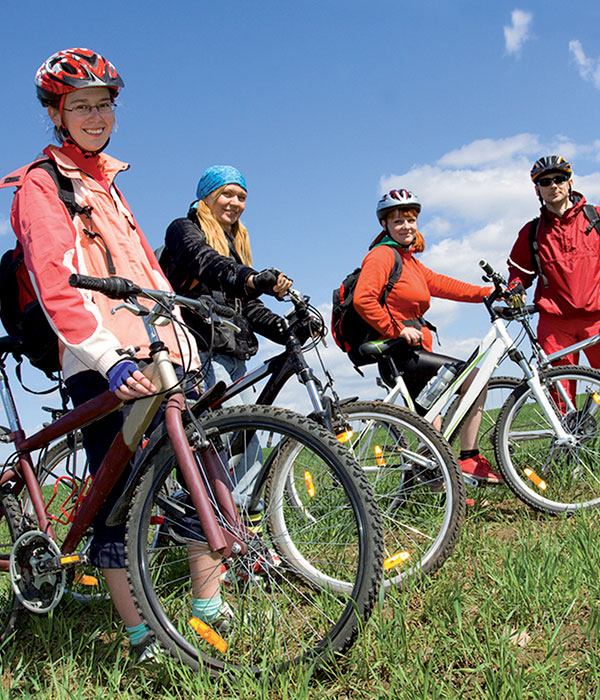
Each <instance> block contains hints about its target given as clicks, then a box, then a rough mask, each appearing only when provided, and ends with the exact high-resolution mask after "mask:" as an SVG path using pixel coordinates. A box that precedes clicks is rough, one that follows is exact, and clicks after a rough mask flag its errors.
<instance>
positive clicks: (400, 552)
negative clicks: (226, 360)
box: [211, 290, 465, 587]
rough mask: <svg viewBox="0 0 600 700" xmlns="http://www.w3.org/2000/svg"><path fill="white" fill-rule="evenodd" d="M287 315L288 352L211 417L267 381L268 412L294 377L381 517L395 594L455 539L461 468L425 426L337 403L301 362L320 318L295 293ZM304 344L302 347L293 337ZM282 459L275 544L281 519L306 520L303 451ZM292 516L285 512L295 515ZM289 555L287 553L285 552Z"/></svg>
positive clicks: (460, 514)
mask: <svg viewBox="0 0 600 700" xmlns="http://www.w3.org/2000/svg"><path fill="white" fill-rule="evenodd" d="M287 298H288V299H289V301H290V302H291V303H292V305H293V309H292V310H291V311H290V312H289V313H288V314H286V317H285V318H286V321H287V328H288V330H287V340H286V346H285V351H284V352H282V353H280V354H278V355H276V356H275V357H272V358H270V359H268V360H266V361H265V362H264V363H263V365H262V366H260V367H258V368H256V369H254V370H252V371H250V372H249V373H248V374H247V375H245V376H244V377H242V378H241V379H238V380H237V381H236V382H234V383H233V384H232V385H231V386H229V387H228V388H227V389H226V391H225V393H224V394H223V395H222V396H221V397H219V398H218V399H217V400H216V401H215V402H214V403H213V404H212V406H211V407H212V408H216V407H219V406H222V405H223V404H224V403H226V402H227V400H228V399H230V398H232V397H234V396H236V395H239V394H240V393H242V392H244V391H247V390H248V389H249V388H250V387H254V386H256V385H257V384H258V383H259V382H261V381H263V380H266V383H265V384H264V386H263V387H262V389H261V391H260V393H259V395H258V396H257V398H256V399H255V403H256V404H257V405H270V404H272V403H274V402H275V401H276V399H277V396H278V395H279V393H280V392H281V390H282V388H283V387H284V386H285V384H286V383H287V382H288V381H289V380H290V378H291V377H293V376H296V378H297V379H298V381H299V382H300V383H301V384H302V385H303V386H304V387H305V388H306V391H307V393H308V397H309V400H310V403H311V406H312V412H311V413H310V414H309V417H310V418H312V419H314V420H315V421H316V422H318V423H320V424H321V425H323V426H324V427H325V428H326V429H327V430H329V431H330V432H332V433H333V434H335V435H336V436H337V438H338V440H339V441H340V442H341V443H343V444H344V445H345V447H346V448H347V449H349V450H350V451H351V452H352V454H353V455H354V457H355V458H356V459H357V460H358V462H359V463H360V465H361V467H362V468H363V471H364V473H365V474H366V476H367V478H368V480H369V482H370V484H371V486H372V488H373V492H374V494H375V499H376V501H377V504H378V506H379V508H380V510H381V513H382V516H383V529H384V541H385V561H384V572H385V573H384V585H385V586H386V587H389V586H392V585H399V584H401V583H402V581H404V580H405V579H406V578H407V577H408V576H413V575H423V574H426V573H428V572H431V571H434V570H435V569H437V568H439V567H440V566H441V565H442V564H443V562H444V561H445V560H446V559H447V558H448V556H449V555H450V554H451V552H452V550H453V549H454V546H455V545H456V542H457V540H458V537H459V533H460V528H461V525H462V521H463V518H464V512H465V491H464V484H463V481H462V479H461V472H460V467H459V466H458V461H457V459H456V457H455V456H454V454H453V453H452V451H451V450H450V448H449V446H448V444H447V443H446V441H445V440H444V439H443V438H442V437H441V436H440V434H439V433H438V432H437V431H436V430H434V429H433V428H432V426H430V425H429V424H428V423H427V422H426V421H424V420H423V419H421V418H420V417H419V416H417V415H415V414H413V413H410V412H409V411H406V410H403V409H399V408H398V407H395V406H391V405H387V404H383V403H381V402H379V401H371V402H365V401H358V400H357V398H356V397H352V398H348V399H344V400H340V398H339V397H338V395H337V394H336V392H335V390H334V387H333V377H332V376H331V374H330V373H329V372H328V371H327V369H326V368H325V366H324V365H323V363H322V361H321V368H322V371H323V374H324V376H325V381H326V383H325V385H323V384H322V383H321V382H320V381H319V379H318V378H317V377H316V374H315V372H314V370H313V369H312V368H311V367H310V366H309V365H308V363H307V361H306V358H305V356H304V354H305V353H306V351H307V350H309V349H315V350H316V353H317V356H318V357H319V360H321V358H320V354H319V352H318V346H317V343H318V341H319V340H320V339H321V338H322V337H323V336H324V323H323V318H322V316H321V315H320V313H319V312H318V310H317V309H315V308H313V307H311V306H310V303H309V299H308V298H307V297H305V296H304V295H303V294H301V293H300V292H298V291H297V290H291V291H290V293H289V295H288V297H287ZM298 336H300V338H303V339H308V340H309V343H308V345H307V346H305V347H304V348H303V346H302V344H301V342H300V340H299V337H298ZM282 453H283V455H284V456H282V459H281V460H280V461H279V462H278V464H277V467H276V468H274V469H272V470H271V471H270V474H269V478H268V480H267V482H266V487H267V489H268V490H269V491H270V492H276V493H277V494H279V497H278V498H277V502H279V500H280V499H284V500H285V502H286V503H287V504H288V507H289V509H288V510H287V511H285V512H284V511H283V510H282V511H279V512H278V513H277V514H276V517H275V518H274V519H273V520H272V521H271V522H270V526H272V527H274V528H275V533H274V534H275V536H277V538H278V541H282V540H280V539H279V535H280V533H281V532H283V531H285V527H286V521H285V516H286V512H287V513H290V512H294V513H295V514H296V516H300V517H302V514H303V517H306V519H307V520H310V518H311V517H312V513H311V508H310V504H309V503H308V502H306V499H305V498H303V495H304V494H306V484H305V479H306V472H305V469H304V468H303V466H302V461H301V460H299V458H298V457H299V455H301V450H300V448H299V446H298V445H296V444H294V442H293V441H292V440H290V441H289V442H288V444H287V446H286V448H285V449H284V450H282ZM261 481H262V479H261V477H260V476H259V477H258V479H257V482H256V486H255V490H254V494H253V497H252V499H251V502H250V505H249V509H250V510H251V511H252V510H255V509H256V507H257V505H258V498H259V494H260V492H261V487H262V484H261ZM294 508H295V510H293V511H292V510H290V509H294ZM284 555H285V556H289V551H286V552H284Z"/></svg>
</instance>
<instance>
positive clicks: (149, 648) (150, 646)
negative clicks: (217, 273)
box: [129, 632, 162, 664]
mask: <svg viewBox="0 0 600 700" xmlns="http://www.w3.org/2000/svg"><path fill="white" fill-rule="evenodd" d="M129 649H130V651H129V653H130V655H131V656H132V657H133V658H134V659H135V660H136V661H137V663H138V664H145V663H160V657H161V656H162V650H161V648H160V646H159V644H158V642H157V641H156V639H154V635H153V634H152V632H146V634H145V635H144V636H143V637H142V638H141V639H140V641H139V642H138V643H137V644H130V645H129Z"/></svg>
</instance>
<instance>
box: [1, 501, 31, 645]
mask: <svg viewBox="0 0 600 700" xmlns="http://www.w3.org/2000/svg"><path fill="white" fill-rule="evenodd" d="M22 532H23V518H22V515H21V508H20V506H19V503H18V501H17V499H16V498H15V497H14V496H13V495H12V494H10V493H8V492H6V491H4V490H0V560H1V561H2V563H3V569H2V572H1V574H0V642H3V641H4V640H5V639H7V638H8V637H9V636H10V635H11V634H12V632H13V631H14V629H15V627H16V626H17V623H18V622H19V620H20V618H21V616H22V615H24V613H25V609H24V608H23V607H22V605H21V604H20V603H19V601H18V600H17V596H16V595H15V592H14V590H13V587H12V584H11V581H10V574H9V573H8V560H9V557H10V553H11V550H12V548H13V544H14V543H15V541H16V539H17V538H18V537H19V535H21V534H22ZM4 564H6V568H4Z"/></svg>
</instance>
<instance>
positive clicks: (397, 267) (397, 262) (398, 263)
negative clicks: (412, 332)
mask: <svg viewBox="0 0 600 700" xmlns="http://www.w3.org/2000/svg"><path fill="white" fill-rule="evenodd" d="M388 247H389V248H391V249H392V250H393V251H394V267H392V271H391V272H390V276H389V278H388V281H387V284H386V285H385V287H384V290H383V294H382V295H381V305H382V306H385V308H386V309H387V312H388V314H389V316H390V319H391V320H392V323H393V324H394V326H396V328H398V323H397V321H396V319H395V318H394V315H393V314H392V312H391V311H390V307H389V306H388V304H387V298H388V296H389V294H390V292H391V291H392V289H393V288H394V286H395V284H396V282H397V281H398V280H399V279H400V277H401V276H402V265H403V263H402V256H401V255H400V251H399V250H398V248H396V246H392V245H391V246H388Z"/></svg>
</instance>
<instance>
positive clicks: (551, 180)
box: [535, 175, 569, 187]
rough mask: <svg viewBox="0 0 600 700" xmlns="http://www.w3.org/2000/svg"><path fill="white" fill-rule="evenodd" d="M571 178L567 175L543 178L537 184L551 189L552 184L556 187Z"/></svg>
mask: <svg viewBox="0 0 600 700" xmlns="http://www.w3.org/2000/svg"><path fill="white" fill-rule="evenodd" d="M568 179H569V178H568V177H567V176H566V175H555V176H554V177H542V178H540V179H539V180H538V181H537V182H536V183H535V184H536V185H539V186H540V187H550V185H551V184H552V183H554V184H555V185H562V184H563V182H566V181H567V180H568Z"/></svg>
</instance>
